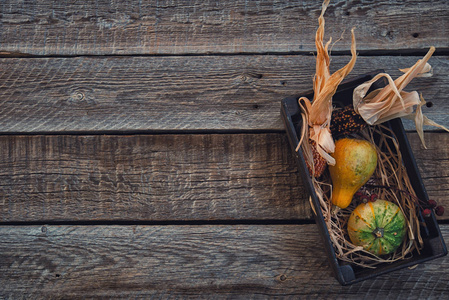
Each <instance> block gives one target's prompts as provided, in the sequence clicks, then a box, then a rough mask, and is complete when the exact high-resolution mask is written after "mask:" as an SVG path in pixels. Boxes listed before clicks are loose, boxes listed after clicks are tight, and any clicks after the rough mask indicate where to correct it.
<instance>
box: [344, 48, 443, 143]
mask: <svg viewBox="0 0 449 300" xmlns="http://www.w3.org/2000/svg"><path fill="white" fill-rule="evenodd" d="M434 52H435V47H431V48H430V50H429V51H428V52H427V54H426V55H425V56H424V58H423V59H420V60H418V61H417V62H416V63H415V65H413V66H412V67H411V68H407V69H402V70H401V71H402V72H404V74H403V75H402V76H400V77H399V78H397V79H396V80H394V81H393V79H392V78H391V76H390V75H388V74H386V73H380V74H378V75H376V76H375V77H374V78H373V79H371V80H369V81H367V82H365V83H363V84H361V85H359V86H358V87H357V88H356V89H355V90H354V94H353V105H354V109H355V111H356V112H357V113H359V114H360V115H361V116H362V117H363V119H364V120H365V121H366V123H368V124H370V125H377V124H381V123H383V122H386V121H388V120H391V119H394V118H399V117H408V118H412V119H414V121H415V126H416V130H417V132H418V134H419V136H420V138H421V142H422V144H423V146H424V147H425V142H424V137H423V125H432V126H437V127H439V128H442V129H444V130H446V131H449V130H448V129H447V128H445V127H444V126H441V125H438V124H436V123H435V122H433V121H431V120H429V119H428V118H426V117H425V116H423V114H422V110H421V107H422V105H423V104H425V101H424V99H423V98H422V96H420V95H419V94H418V92H416V91H413V92H405V91H404V88H405V87H406V86H407V84H408V83H409V82H410V81H411V80H412V79H413V78H415V77H429V76H432V67H431V66H430V65H429V64H428V63H427V61H428V60H429V58H430V57H431V56H432V54H433V53H434ZM382 77H385V78H386V79H387V80H388V84H387V85H386V86H385V87H384V88H381V89H376V90H374V91H372V92H371V93H369V94H368V95H366V93H367V92H368V90H369V88H370V87H371V85H372V84H373V83H374V82H376V81H377V80H378V79H380V78H382ZM415 109H416V111H415V114H414V115H413V112H414V110H415Z"/></svg>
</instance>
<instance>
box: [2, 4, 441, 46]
mask: <svg viewBox="0 0 449 300" xmlns="http://www.w3.org/2000/svg"><path fill="white" fill-rule="evenodd" d="M321 2H322V1H315V0H307V1H299V0H295V1H287V2H286V1H280V0H263V1H245V0H238V1H178V0H175V1H173V0H161V1H138V0H133V1H112V2H111V1H106V0H97V1H70V2H67V1H65V2H61V1H56V2H55V1H49V0H38V1H30V0H26V1H20V2H17V1H14V0H8V1H2V6H1V11H2V16H1V28H2V34H1V36H0V45H1V47H0V50H1V51H2V52H3V53H4V54H8V53H10V54H11V53H12V54H14V53H15V54H32V55H85V54H87V55H92V54H93V55H104V54H186V53H195V54H197V53H201V54H205V53H266V52H289V51H303V52H310V51H315V45H314V39H315V32H316V29H317V26H318V21H317V19H318V16H319V13H320V11H321ZM448 15H449V4H448V2H447V1H445V0H433V1H430V0H426V1H422V0H420V1H418V0H413V1H407V3H404V2H403V1H400V0H394V1H387V0H382V1H368V0H360V1H351V2H348V1H344V0H339V1H332V3H331V5H330V6H329V8H328V11H327V13H326V29H327V32H326V39H328V38H329V37H331V36H332V37H333V39H334V40H337V39H338V38H339V37H340V36H341V35H342V34H343V32H344V31H346V34H345V35H344V39H343V40H342V41H340V42H339V43H337V44H336V45H335V47H334V51H337V50H349V47H350V38H349V34H348V32H349V30H350V29H351V28H352V27H356V34H357V43H358V50H379V49H381V50H384V51H385V50H409V51H410V50H423V49H426V48H428V47H429V46H431V45H434V46H436V47H437V48H441V49H445V50H447V49H448V48H449V33H448V32H447V31H446V30H447V28H448V27H449V24H448V18H447V16H448Z"/></svg>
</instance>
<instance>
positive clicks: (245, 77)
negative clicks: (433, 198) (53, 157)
mask: <svg viewBox="0 0 449 300" xmlns="http://www.w3.org/2000/svg"><path fill="white" fill-rule="evenodd" d="M420 58H421V57H397V56H387V57H359V58H358V60H357V64H356V67H355V69H354V70H353V72H352V73H351V74H350V76H356V75H360V74H363V73H367V72H370V71H373V70H374V69H376V68H384V69H385V70H386V71H387V72H389V73H390V74H391V75H392V76H394V77H396V76H399V75H400V72H399V71H398V69H399V68H405V67H409V66H412V65H413V64H414V63H415V62H416V61H417V60H418V59H420ZM348 61H349V57H346V56H336V57H333V60H332V64H331V65H332V69H333V71H335V70H337V69H338V68H340V67H342V66H344V65H345V64H346V63H347V62H348ZM430 63H431V64H432V65H433V66H434V68H435V70H434V77H432V78H417V79H415V80H414V81H412V82H411V83H410V84H409V86H408V88H407V90H409V91H412V90H414V89H417V90H418V91H420V92H422V93H423V96H424V97H425V99H427V100H429V101H431V102H432V103H433V106H432V107H431V108H427V107H424V113H425V114H426V115H427V116H428V117H429V118H431V119H432V120H434V121H435V122H438V123H440V124H443V125H446V126H447V127H449V103H448V102H447V101H446V98H447V94H448V93H449V91H448V87H449V77H448V76H447V75H446V74H447V67H448V66H449V58H448V57H444V56H436V57H433V58H431V60H430ZM314 72H315V58H314V57H313V56H277V55H260V56H259V55H255V56H204V57H202V56H192V57H189V56H187V57H185V56H184V57H179V56H177V57H106V58H92V57H80V58H38V59H30V58H17V59H12V58H3V59H0V132H2V133H36V132H41V133H43V132H44V133H48V132H57V133H64V132H66V133H67V132H96V133H99V132H106V133H110V132H117V131H131V132H135V131H164V130H169V131H172V130H233V131H234V130H240V131H241V130H284V125H283V124H282V121H281V117H280V106H281V100H282V99H283V98H285V97H287V96H291V95H295V94H298V93H300V92H303V91H307V90H310V89H312V75H313V74H314ZM406 128H407V129H412V128H414V126H412V124H410V123H407V126H406ZM430 129H431V128H430ZM430 129H429V130H430Z"/></svg>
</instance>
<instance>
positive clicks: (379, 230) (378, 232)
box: [373, 228, 384, 238]
mask: <svg viewBox="0 0 449 300" xmlns="http://www.w3.org/2000/svg"><path fill="white" fill-rule="evenodd" d="M373 234H374V235H375V236H376V238H383V237H384V229H383V228H376V229H374V230H373Z"/></svg>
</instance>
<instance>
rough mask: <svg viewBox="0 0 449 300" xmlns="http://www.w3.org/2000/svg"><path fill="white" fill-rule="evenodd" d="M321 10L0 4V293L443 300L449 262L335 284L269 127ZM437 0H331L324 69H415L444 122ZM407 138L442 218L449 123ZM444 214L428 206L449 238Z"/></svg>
mask: <svg viewBox="0 0 449 300" xmlns="http://www.w3.org/2000/svg"><path fill="white" fill-rule="evenodd" d="M320 9H321V3H320V1H316V0H308V1H276V0H261V1H247V0H245V1H243V0H238V1H177V0H165V1H163V0H159V1H131V0H130V1H104V0H96V1H49V0H35V1H28V0H24V1H17V0H16V1H2V2H1V4H0V11H1V16H0V237H1V238H0V241H1V242H0V298H5V299H22V298H23V299H25V298H30V297H36V298H45V299H52V298H56V299H58V298H83V297H88V298H89V297H105V298H110V297H122V298H139V297H143V298H151V296H154V297H155V298H178V297H179V298H184V297H185V298H208V297H214V296H215V297H216V296H222V297H229V298H245V299H250V298H266V297H275V296H283V297H287V298H288V297H291V298H298V297H305V298H307V297H308V298H316V297H318V298H322V297H327V298H356V299H359V298H361V297H368V298H376V297H377V298H394V299H399V298H401V299H422V298H440V299H442V298H447V297H449V258H447V257H445V258H441V259H437V260H434V261H431V262H428V263H425V264H422V265H419V266H417V267H416V268H414V269H404V270H401V271H398V272H394V273H390V274H387V275H383V276H379V277H377V278H375V279H372V280H367V281H364V282H361V283H357V284H354V285H351V286H347V287H342V286H340V284H339V283H338V282H337V281H336V280H335V279H334V278H333V277H332V275H331V270H330V268H329V265H328V262H327V258H326V255H325V252H324V249H323V248H322V246H321V238H320V236H319V235H318V230H317V228H316V225H315V224H314V222H313V219H312V214H311V212H310V207H309V204H308V201H307V198H308V196H307V193H306V191H305V189H304V186H303V184H302V182H301V180H300V176H299V174H298V170H297V168H296V164H295V161H294V159H293V155H292V153H291V151H290V148H289V145H288V141H287V137H286V135H285V132H284V128H283V124H282V121H281V118H280V101H281V99H283V98H284V97H286V96H290V95H293V94H298V93H299V92H301V91H304V90H309V89H311V87H312V76H313V73H314V62H315V59H314V56H313V55H312V52H313V51H314V50H315V45H314V35H315V31H316V28H317V18H318V16H319V13H320ZM448 16H449V2H447V1H445V0H436V1H407V2H406V4H405V2H404V1H399V0H396V1H395V0H393V1H386V0H385V1H383V0H379V1H368V0H360V1H355V0H354V1H332V3H331V5H330V7H329V8H328V11H327V13H326V38H329V37H331V36H332V38H333V40H337V39H339V38H340V37H342V39H341V40H340V41H339V42H338V43H337V44H336V45H335V46H334V47H333V49H332V63H331V65H332V69H333V70H336V69H338V68H340V67H341V66H343V65H344V64H346V62H347V61H349V58H350V57H349V47H350V39H349V30H350V29H351V28H352V27H356V37H357V49H358V52H359V57H358V60H357V63H356V66H355V68H354V70H353V72H352V73H351V76H356V75H359V74H363V73H365V72H368V71H371V70H373V69H377V68H383V69H385V70H386V71H387V72H389V73H390V74H392V75H394V76H398V75H399V74H400V72H399V71H398V69H399V68H404V67H409V66H411V65H412V64H414V63H415V62H416V61H417V60H418V59H420V58H421V57H422V56H423V55H424V54H425V53H426V52H427V50H428V48H429V47H430V46H435V47H436V48H437V51H436V53H435V55H434V56H433V57H432V58H431V60H430V63H431V64H432V66H433V67H434V77H433V78H432V79H429V78H419V79H415V80H414V81H413V82H412V83H411V84H410V85H409V89H408V90H413V89H418V90H419V91H420V92H422V93H423V96H424V97H425V98H426V99H427V100H428V101H429V107H425V108H424V113H425V114H426V115H427V116H428V117H429V118H431V119H432V120H434V121H436V122H439V123H441V124H443V125H445V126H449V103H448V101H447V94H448V92H449V90H448V86H449V18H448ZM405 126H406V129H407V130H409V132H408V137H409V139H410V143H411V146H412V149H413V151H414V153H415V158H416V160H417V163H418V167H419V169H420V171H421V175H422V177H423V181H424V184H425V186H426V188H427V191H428V194H429V196H430V198H432V199H435V200H436V201H438V202H439V203H440V204H442V205H444V206H446V208H447V209H449V199H448V197H447V194H448V190H449V180H448V178H449V151H448V144H449V134H448V133H444V132H442V131H438V130H434V129H433V128H426V134H425V138H426V142H427V146H428V149H427V150H424V149H423V147H422V145H421V144H420V141H419V138H418V136H417V134H416V133H415V132H414V131H413V126H412V124H411V123H410V122H405ZM448 216H449V213H446V214H445V215H444V216H442V217H438V220H439V222H440V226H441V229H442V232H443V235H444V238H445V239H446V241H449V225H448V220H449V218H448Z"/></svg>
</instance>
